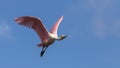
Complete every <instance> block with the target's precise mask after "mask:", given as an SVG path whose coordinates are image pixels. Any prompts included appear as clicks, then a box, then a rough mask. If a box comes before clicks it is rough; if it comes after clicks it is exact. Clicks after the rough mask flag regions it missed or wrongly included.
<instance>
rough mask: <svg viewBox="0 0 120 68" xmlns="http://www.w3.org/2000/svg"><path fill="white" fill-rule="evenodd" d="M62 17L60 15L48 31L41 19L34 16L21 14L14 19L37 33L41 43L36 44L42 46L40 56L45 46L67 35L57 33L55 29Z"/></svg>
mask: <svg viewBox="0 0 120 68" xmlns="http://www.w3.org/2000/svg"><path fill="white" fill-rule="evenodd" d="M62 19H63V16H61V17H60V19H59V20H58V21H57V22H56V23H55V24H54V26H53V27H52V28H51V30H50V32H48V31H47V29H46V28H45V26H44V25H43V23H42V21H41V20H40V19H39V18H36V17H32V16H22V17H18V18H16V19H15V21H16V22H17V23H18V24H20V25H23V26H26V27H29V28H32V29H33V30H34V31H35V32H36V33H37V34H38V36H39V38H40V39H41V43H40V44H38V46H39V47H42V51H41V57H42V56H43V54H44V52H45V50H46V49H47V47H48V46H49V45H51V44H52V43H54V42H55V40H63V39H64V38H66V37H67V36H65V35H61V36H58V35H57V30H58V27H59V24H60V23H61V21H62Z"/></svg>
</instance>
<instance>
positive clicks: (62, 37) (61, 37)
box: [59, 35, 70, 40]
mask: <svg viewBox="0 0 120 68" xmlns="http://www.w3.org/2000/svg"><path fill="white" fill-rule="evenodd" d="M66 37H70V36H67V35H61V36H59V38H60V39H59V40H63V39H65V38H66Z"/></svg>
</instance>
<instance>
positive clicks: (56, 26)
mask: <svg viewBox="0 0 120 68" xmlns="http://www.w3.org/2000/svg"><path fill="white" fill-rule="evenodd" d="M62 20H63V16H61V17H60V18H59V20H58V21H57V22H56V23H55V24H54V26H53V27H52V29H51V30H50V33H53V34H57V30H58V27H59V24H60V23H61V21H62Z"/></svg>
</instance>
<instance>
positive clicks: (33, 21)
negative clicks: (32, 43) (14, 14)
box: [15, 16, 48, 42]
mask: <svg viewBox="0 0 120 68" xmlns="http://www.w3.org/2000/svg"><path fill="white" fill-rule="evenodd" d="M15 21H16V22H17V23H18V24H20V25H23V26H26V27H29V28H32V29H34V30H35V31H36V33H37V34H38V35H39V38H40V39H41V41H42V42H43V41H44V40H46V39H47V38H48V31H47V30H46V28H45V26H44V25H43V24H42V21H41V20H40V19H39V18H36V17H31V16H23V17H18V18H16V19H15Z"/></svg>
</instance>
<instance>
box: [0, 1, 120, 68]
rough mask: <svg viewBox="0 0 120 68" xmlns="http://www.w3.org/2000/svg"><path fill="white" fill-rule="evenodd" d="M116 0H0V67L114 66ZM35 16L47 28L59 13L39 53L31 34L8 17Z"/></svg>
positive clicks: (118, 58) (118, 45) (119, 30)
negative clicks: (50, 39)
mask: <svg viewBox="0 0 120 68" xmlns="http://www.w3.org/2000/svg"><path fill="white" fill-rule="evenodd" d="M119 3H120V0H69V1H67V0H66V1H65V0H51V1H48V0H0V9H1V10H0V68H8V67H9V68H74V67H75V68H120V54H119V53H120V42H119V40H120V9H119V7H120V4H119ZM27 15H28V16H36V17H40V18H41V20H42V21H43V23H44V25H45V26H46V28H47V29H48V30H50V28H51V27H52V25H53V24H54V23H55V22H56V21H57V20H58V18H59V17H60V16H62V15H63V16H64V20H63V21H62V23H61V24H60V27H59V31H58V33H59V35H61V34H65V35H70V36H72V37H70V38H66V39H64V40H63V41H56V42H55V43H54V44H52V45H51V46H50V47H49V48H48V49H47V51H46V53H45V55H44V56H43V58H40V56H39V54H40V51H41V48H38V47H37V46H36V45H37V44H38V43H40V39H39V38H38V36H37V34H36V33H35V32H34V31H33V30H32V29H29V28H25V27H23V26H20V25H18V24H16V23H15V22H14V19H15V18H16V17H19V16H27Z"/></svg>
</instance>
